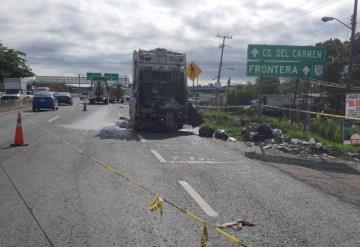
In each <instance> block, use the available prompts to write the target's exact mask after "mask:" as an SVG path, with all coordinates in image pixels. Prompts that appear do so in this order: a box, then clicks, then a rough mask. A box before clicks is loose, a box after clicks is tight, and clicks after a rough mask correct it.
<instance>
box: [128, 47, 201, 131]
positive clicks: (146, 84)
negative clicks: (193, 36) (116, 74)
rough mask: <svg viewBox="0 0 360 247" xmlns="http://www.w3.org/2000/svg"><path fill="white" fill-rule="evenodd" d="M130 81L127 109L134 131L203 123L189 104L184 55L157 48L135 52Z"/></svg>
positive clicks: (174, 127) (172, 128) (166, 128)
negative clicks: (128, 105) (132, 81)
mask: <svg viewBox="0 0 360 247" xmlns="http://www.w3.org/2000/svg"><path fill="white" fill-rule="evenodd" d="M133 80H134V84H133V93H132V96H133V97H132V98H131V99H130V102H129V104H130V107H129V109H130V123H131V124H132V126H133V128H134V129H135V130H136V129H149V130H170V131H172V130H176V129H181V128H182V126H183V125H184V124H191V125H192V126H194V127H195V126H198V125H200V124H201V123H202V122H203V119H202V117H201V116H200V114H199V113H198V112H197V111H196V110H195V109H194V108H193V106H192V105H191V104H190V103H189V102H188V95H187V78H186V55H185V54H184V53H178V52H172V51H169V50H166V49H160V48H158V49H155V50H139V51H134V54H133Z"/></svg>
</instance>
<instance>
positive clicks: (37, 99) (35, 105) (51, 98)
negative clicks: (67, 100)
mask: <svg viewBox="0 0 360 247" xmlns="http://www.w3.org/2000/svg"><path fill="white" fill-rule="evenodd" d="M58 106H59V104H58V100H57V99H56V97H55V94H54V93H53V92H46V91H45V92H37V93H35V95H34V98H33V101H32V109H33V111H35V110H40V109H44V108H45V109H52V110H54V111H55V110H57V109H58V108H59V107H58Z"/></svg>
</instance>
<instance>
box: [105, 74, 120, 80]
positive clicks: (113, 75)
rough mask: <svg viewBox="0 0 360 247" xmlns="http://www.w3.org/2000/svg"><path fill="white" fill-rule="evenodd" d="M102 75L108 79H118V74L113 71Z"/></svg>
mask: <svg viewBox="0 0 360 247" xmlns="http://www.w3.org/2000/svg"><path fill="white" fill-rule="evenodd" d="M104 77H105V78H106V79H107V80H108V81H118V80H119V74H115V73H104Z"/></svg>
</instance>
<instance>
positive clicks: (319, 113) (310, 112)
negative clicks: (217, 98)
mask: <svg viewBox="0 0 360 247" xmlns="http://www.w3.org/2000/svg"><path fill="white" fill-rule="evenodd" d="M259 107H267V108H274V109H280V110H286V111H296V112H301V113H308V114H312V115H319V116H326V117H333V118H340V119H348V120H356V121H360V118H357V117H349V116H344V115H336V114H330V113H323V112H313V111H304V110H298V109H293V108H285V107H279V106H272V105H261V106H259V105H237V106H198V108H204V109H237V108H238V109H241V108H245V109H249V108H259Z"/></svg>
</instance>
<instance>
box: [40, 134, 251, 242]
mask: <svg viewBox="0 0 360 247" xmlns="http://www.w3.org/2000/svg"><path fill="white" fill-rule="evenodd" d="M41 128H42V129H43V130H44V131H46V132H47V133H48V134H50V135H52V136H54V137H56V138H57V139H58V140H60V141H61V142H62V143H64V144H65V145H67V146H69V147H71V148H72V149H73V150H76V151H77V152H79V153H80V154H81V155H84V156H85V157H87V158H88V159H90V160H92V161H94V162H96V163H97V164H99V165H101V166H102V167H104V168H105V169H106V170H107V171H109V172H111V173H112V174H114V175H117V176H119V177H121V178H123V179H125V180H127V181H129V182H131V183H132V184H134V185H136V186H137V187H139V188H141V189H143V190H144V191H146V192H148V193H149V194H152V195H157V194H156V193H155V192H153V191H151V190H150V189H148V188H146V187H145V186H143V185H141V184H139V183H138V182H137V181H136V180H135V179H133V178H131V177H128V176H125V175H123V174H121V173H120V172H118V171H116V170H115V169H114V168H113V167H112V166H110V165H109V164H106V163H105V162H102V161H100V160H98V159H96V158H95V157H93V156H91V155H90V154H88V153H86V152H84V151H82V150H81V149H79V148H78V147H76V146H74V145H73V144H71V143H69V142H67V141H65V140H64V139H62V138H61V137H59V136H58V135H56V134H54V133H52V132H50V131H49V130H47V129H45V128H44V127H41ZM164 202H166V203H167V204H169V205H170V206H172V207H174V208H175V209H177V210H179V211H181V212H183V213H185V214H186V215H187V216H189V217H190V218H192V219H193V220H195V221H197V222H199V223H201V224H204V225H205V224H206V222H205V220H203V219H201V218H200V217H198V216H196V215H195V214H193V213H192V212H190V211H187V210H185V209H183V208H181V207H179V206H177V205H176V204H175V203H173V202H171V201H169V200H167V199H165V198H163V197H161V196H156V198H155V199H154V200H153V201H152V202H151V203H150V204H149V206H148V209H149V210H150V211H151V212H152V211H155V210H157V209H159V210H160V215H161V216H162V215H163V211H164V206H163V203H164ZM206 225H207V226H208V227H209V228H211V229H213V230H215V231H216V232H217V233H218V234H219V235H221V236H223V237H225V238H226V239H228V240H230V241H231V242H232V243H234V244H236V245H238V246H242V247H249V245H246V244H244V243H243V242H242V241H241V240H239V239H238V238H236V237H235V236H233V235H231V234H229V233H227V232H225V231H223V230H221V229H219V228H218V227H217V226H216V225H214V224H209V223H207V224H206ZM205 236H207V240H206V242H207V241H208V234H207V229H206V234H205V228H204V233H203V237H204V240H203V241H205ZM203 237H202V238H203ZM206 242H205V244H206ZM205 246H206V245H205Z"/></svg>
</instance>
